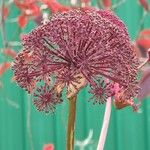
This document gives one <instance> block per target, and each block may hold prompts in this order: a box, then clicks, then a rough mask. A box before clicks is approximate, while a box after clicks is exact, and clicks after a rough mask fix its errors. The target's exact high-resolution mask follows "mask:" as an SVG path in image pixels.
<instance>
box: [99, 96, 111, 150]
mask: <svg viewBox="0 0 150 150" xmlns="http://www.w3.org/2000/svg"><path fill="white" fill-rule="evenodd" d="M110 114H111V97H109V98H108V99H107V102H106V108H105V114H104V119H103V126H102V130H101V134H100V138H99V142H98V146H97V150H103V148H104V144H105V140H106V136H107V130H108V125H109V120H110Z"/></svg>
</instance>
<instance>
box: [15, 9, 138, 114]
mask: <svg viewBox="0 0 150 150" xmlns="http://www.w3.org/2000/svg"><path fill="white" fill-rule="evenodd" d="M22 44H23V50H22V51H21V52H20V53H19V54H18V56H17V57H16V59H15V61H14V65H13V70H14V75H15V79H16V81H17V83H18V84H19V85H20V86H21V87H22V88H24V89H26V90H27V91H28V92H30V93H31V92H34V93H37V92H39V94H35V95H36V97H35V99H34V104H35V105H36V106H37V109H38V110H40V111H45V112H49V111H50V110H53V108H54V106H55V105H56V104H57V103H60V102H61V100H60V97H61V92H62V91H63V89H64V88H66V89H67V97H68V98H70V97H72V96H74V95H76V94H77V93H78V91H79V90H80V89H81V88H82V87H85V86H87V85H90V87H91V90H90V91H89V92H90V93H91V94H92V95H93V97H92V98H93V99H94V103H104V102H105V101H106V100H107V98H108V97H110V96H111V97H113V96H114V95H116V94H117V93H116V92H115V90H114V85H115V84H118V85H119V88H120V89H121V91H123V92H122V93H123V96H122V97H123V100H124V101H125V100H129V99H132V98H133V97H134V96H136V94H137V92H138V87H137V79H136V76H137V70H138V66H139V63H138V59H137V58H136V54H135V53H134V51H133V50H132V46H131V44H130V38H129V36H128V33H127V30H126V27H125V25H124V24H123V23H122V21H120V19H119V18H118V17H116V16H115V15H114V14H113V13H111V12H109V11H105V10H98V11H97V10H81V9H77V10H76V9H75V10H70V11H68V12H63V13H58V14H55V15H54V16H52V17H51V18H50V19H49V21H48V22H47V23H45V24H43V25H42V26H39V27H37V28H36V29H34V30H33V31H31V32H30V33H29V34H27V35H25V36H24V37H23V38H22ZM42 81H43V82H44V85H43V86H41V87H40V88H39V87H38V84H37V83H38V82H42ZM51 108H52V109H51Z"/></svg>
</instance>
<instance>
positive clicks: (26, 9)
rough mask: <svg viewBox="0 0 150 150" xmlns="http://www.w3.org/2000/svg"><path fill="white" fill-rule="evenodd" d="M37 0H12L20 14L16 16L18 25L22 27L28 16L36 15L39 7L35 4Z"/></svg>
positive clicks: (38, 13)
mask: <svg viewBox="0 0 150 150" xmlns="http://www.w3.org/2000/svg"><path fill="white" fill-rule="evenodd" d="M37 2H38V1H37V0H28V1H26V0H23V1H19V0H14V3H15V5H16V6H17V7H18V8H19V9H20V11H21V15H20V16H19V17H18V25H19V26H20V27H21V28H24V27H25V26H26V24H27V23H28V20H29V18H31V17H38V16H39V15H40V8H39V7H38V6H37Z"/></svg>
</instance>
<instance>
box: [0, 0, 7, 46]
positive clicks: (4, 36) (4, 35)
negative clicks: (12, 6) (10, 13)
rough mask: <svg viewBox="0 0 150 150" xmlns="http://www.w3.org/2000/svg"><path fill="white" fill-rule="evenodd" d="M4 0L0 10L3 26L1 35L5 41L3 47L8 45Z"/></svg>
mask: <svg viewBox="0 0 150 150" xmlns="http://www.w3.org/2000/svg"><path fill="white" fill-rule="evenodd" d="M3 9H4V0H1V4H0V10H1V12H0V13H1V18H0V26H1V35H2V41H3V48H4V49H5V48H6V47H7V40H6V32H5V21H4V11H3Z"/></svg>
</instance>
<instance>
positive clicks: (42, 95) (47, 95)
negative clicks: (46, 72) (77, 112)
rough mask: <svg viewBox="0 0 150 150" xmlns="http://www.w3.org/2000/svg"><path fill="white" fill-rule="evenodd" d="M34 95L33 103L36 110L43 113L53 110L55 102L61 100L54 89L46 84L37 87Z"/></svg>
mask: <svg viewBox="0 0 150 150" xmlns="http://www.w3.org/2000/svg"><path fill="white" fill-rule="evenodd" d="M34 97H35V98H34V100H33V103H34V104H35V106H36V108H37V110H39V111H45V113H49V112H50V111H51V112H53V111H54V108H55V104H57V103H60V102H62V100H61V99H60V98H59V97H58V96H57V94H56V92H55V90H54V89H53V88H51V87H50V86H49V85H47V84H45V85H44V86H41V87H39V88H37V90H36V92H35V93H34Z"/></svg>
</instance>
